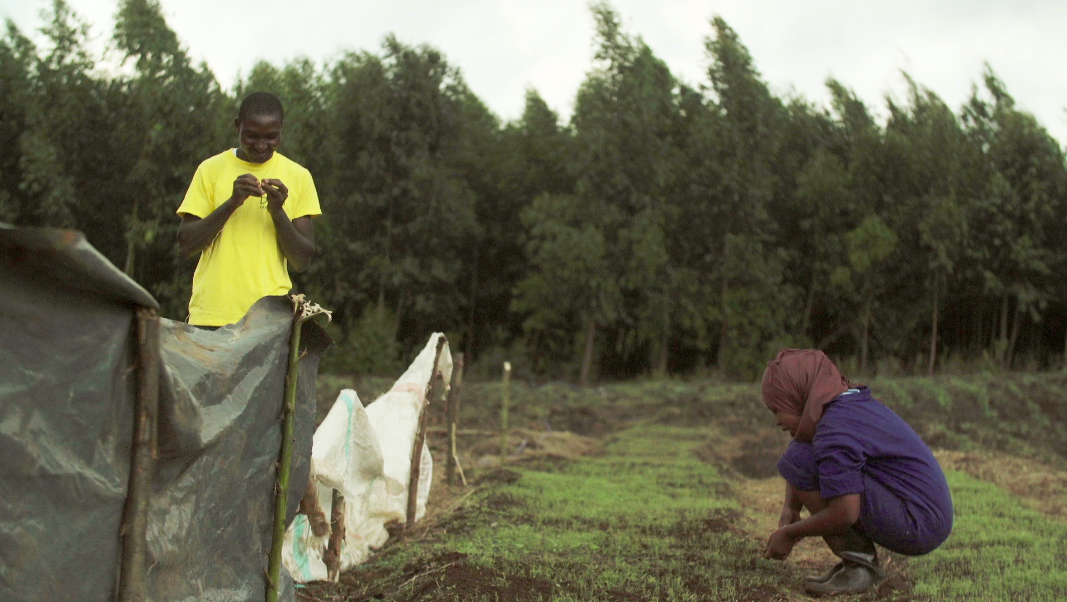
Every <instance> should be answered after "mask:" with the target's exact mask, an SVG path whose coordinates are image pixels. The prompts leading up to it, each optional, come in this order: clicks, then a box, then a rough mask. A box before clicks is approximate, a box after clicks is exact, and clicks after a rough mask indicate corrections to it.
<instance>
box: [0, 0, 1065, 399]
mask: <svg viewBox="0 0 1067 602" xmlns="http://www.w3.org/2000/svg"><path fill="white" fill-rule="evenodd" d="M49 6H50V9H49V10H47V11H45V25H44V27H43V28H42V34H43V39H44V40H45V43H44V44H42V46H41V47H37V46H35V45H34V43H33V42H32V41H31V40H30V39H29V38H28V37H26V36H25V35H23V34H22V33H21V32H19V31H18V30H17V28H15V27H14V25H13V24H11V23H10V22H9V23H8V24H7V30H6V35H5V36H4V37H2V38H0V176H2V177H0V220H4V221H7V222H11V223H14V224H17V225H21V226H53V227H67V228H77V229H80V230H82V231H84V232H85V233H86V235H87V237H88V238H89V240H90V241H91V242H92V243H93V244H94V245H95V246H96V247H97V248H98V249H100V250H101V252H103V253H104V254H105V255H106V256H107V257H109V258H110V259H111V260H112V261H113V262H114V263H115V264H117V265H119V266H122V267H123V268H124V269H125V270H126V271H127V273H129V274H131V275H132V276H133V277H134V278H135V279H137V280H138V281H139V282H141V283H142V284H144V285H145V286H146V288H148V290H150V291H151V292H152V293H153V294H154V295H155V296H156V297H157V298H159V299H160V301H161V302H162V304H163V306H164V311H165V313H166V315H169V316H170V317H174V318H178V319H181V318H183V317H184V315H185V305H186V303H187V299H188V294H189V285H190V279H191V270H192V265H193V264H192V262H191V261H185V260H182V259H181V258H180V257H179V256H178V254H177V250H176V248H175V245H174V236H175V231H176V229H177V225H178V219H177V217H176V216H174V214H173V212H174V210H175V208H176V207H177V206H178V204H179V202H180V200H181V198H182V196H183V195H184V192H185V190H186V187H187V186H188V183H189V179H190V178H191V175H192V173H193V171H194V170H195V168H196V165H197V164H198V163H199V162H200V161H202V160H204V159H206V158H207V157H209V156H211V155H213V154H216V153H218V152H221V151H222V150H224V149H225V148H226V146H227V145H228V144H232V143H233V140H234V137H235V134H234V132H233V129H232V124H233V117H234V113H235V110H234V109H235V107H236V106H237V100H238V99H239V98H240V97H242V96H244V95H245V94H246V93H248V92H250V91H254V90H270V91H273V92H274V93H276V94H278V95H279V97H281V98H282V100H283V102H284V104H285V106H286V118H285V142H284V144H283V146H282V149H281V151H282V152H283V153H285V154H287V155H288V156H290V157H292V158H293V159H295V160H296V161H298V162H300V163H301V164H303V165H305V166H307V167H308V168H309V169H310V170H311V172H312V174H313V175H314V177H315V181H316V183H317V185H318V187H319V193H320V197H321V199H322V206H323V211H324V215H323V216H322V217H321V218H318V219H317V220H316V230H317V233H316V240H317V243H318V254H317V257H316V259H315V261H314V262H313V264H312V266H311V267H310V269H309V270H307V271H306V272H304V273H301V274H295V275H294V283H295V285H296V287H297V288H298V289H300V290H302V291H305V292H308V293H309V294H311V295H312V296H314V297H315V298H316V299H317V300H318V301H320V302H321V303H322V304H324V305H325V306H328V307H330V308H331V309H333V310H334V312H335V313H334V315H335V318H336V323H335V326H334V327H333V328H335V331H334V334H335V338H337V339H338V341H339V342H340V343H342V345H347V346H348V348H349V349H354V348H356V347H361V346H362V345H364V344H365V343H364V341H365V340H366V337H367V336H371V337H372V338H375V337H377V338H375V340H376V341H379V343H375V344H381V345H383V349H385V350H387V353H385V356H387V357H388V358H391V359H388V360H387V361H386V362H385V364H389V363H390V362H392V361H394V359H395V358H397V357H402V356H403V350H405V349H413V348H417V347H418V346H421V344H422V341H424V340H425V337H426V336H427V335H428V334H429V333H430V332H431V331H435V330H440V331H445V332H447V333H449V335H450V337H451V338H452V342H453V345H454V346H455V347H456V348H457V349H462V350H463V351H465V352H466V353H467V354H468V360H469V362H468V363H470V361H477V360H478V358H481V357H484V358H493V361H494V362H495V361H497V360H498V359H499V358H501V357H504V356H514V357H513V358H512V359H519V358H522V362H523V363H524V364H528V366H525V367H524V368H523V370H527V371H528V372H529V373H530V374H531V375H537V376H542V377H562V378H568V379H572V378H577V379H578V380H579V381H581V382H583V383H584V382H591V381H593V380H595V379H596V378H597V377H600V378H609V379H610V378H625V377H632V376H638V375H647V374H665V373H676V374H692V373H702V372H705V371H708V370H713V371H716V372H718V373H720V374H722V375H724V376H729V377H739V378H750V377H752V376H754V375H757V374H758V373H759V371H760V369H761V366H762V365H763V362H764V361H765V360H766V359H767V358H768V357H770V356H771V355H772V354H773V351H774V350H775V348H777V347H782V346H816V347H819V348H822V349H825V350H826V351H828V352H829V353H830V354H831V355H833V356H834V357H836V358H838V359H839V360H841V361H842V363H843V364H847V365H849V366H850V368H853V369H854V371H855V372H858V373H860V374H864V373H866V374H872V373H875V372H877V371H878V370H879V369H886V367H892V366H895V367H896V368H894V369H895V370H905V369H906V370H921V369H923V367H926V369H927V370H930V371H932V370H933V369H934V367H935V366H937V365H941V366H945V365H946V364H947V363H950V362H954V361H959V359H960V358H965V359H967V358H969V359H971V360H978V361H982V362H985V361H987V359H986V358H988V361H989V362H991V363H993V364H997V365H999V366H1000V367H1001V368H1011V367H1013V366H1014V367H1019V366H1049V365H1053V364H1055V363H1059V362H1062V361H1063V358H1064V350H1065V348H1067V326H1065V324H1067V320H1065V318H1067V284H1065V283H1067V277H1064V276H1065V273H1067V242H1065V241H1067V238H1065V237H1063V236H1061V235H1060V232H1059V230H1060V229H1061V224H1063V223H1064V222H1065V221H1067V163H1065V157H1064V151H1063V148H1062V147H1061V146H1060V144H1059V143H1057V142H1056V141H1055V140H1053V139H1052V138H1051V137H1050V136H1049V134H1048V133H1047V132H1046V131H1045V129H1044V128H1043V127H1042V126H1041V124H1039V123H1038V122H1037V121H1036V120H1035V119H1034V117H1033V116H1032V115H1030V114H1028V113H1026V112H1024V111H1022V110H1020V109H1019V107H1018V106H1017V105H1016V103H1015V100H1014V99H1013V98H1012V96H1011V95H1010V94H1009V92H1008V91H1007V90H1006V88H1005V86H1004V84H1003V82H1001V81H1000V80H999V79H998V78H997V76H996V74H995V73H993V71H992V70H991V69H989V68H987V69H986V71H985V72H984V73H982V74H981V75H980V80H979V82H978V83H977V84H976V85H975V87H974V92H973V94H972V96H971V98H970V99H969V100H968V102H967V103H966V104H965V105H964V106H963V107H960V108H959V110H958V111H956V112H954V111H953V109H952V108H950V107H948V106H947V105H946V104H945V103H944V102H943V101H942V100H941V99H940V98H938V96H937V95H936V94H935V93H934V92H933V91H932V90H930V89H928V88H926V87H924V86H923V85H921V84H920V83H918V82H916V81H914V80H913V79H911V78H910V76H908V75H906V74H905V76H904V77H905V80H906V82H907V85H908V92H907V94H906V95H905V97H904V98H903V99H901V100H894V99H887V100H886V101H885V102H886V104H885V108H886V114H887V118H886V119H885V120H884V121H882V120H879V119H876V118H875V117H874V115H875V113H874V112H873V111H872V110H871V107H869V106H868V105H867V104H865V103H864V102H863V101H862V100H861V99H859V98H858V97H857V96H856V95H855V93H853V92H852V91H851V90H850V89H849V88H848V87H847V86H846V85H845V84H844V83H842V82H838V81H836V80H832V79H831V80H829V81H827V88H828V90H829V91H830V95H831V98H832V100H831V103H830V106H829V107H825V108H822V107H817V106H814V105H812V104H811V103H809V102H807V101H806V100H805V99H803V98H800V97H784V98H783V97H780V96H778V95H776V94H775V93H774V92H772V90H771V89H770V88H769V87H768V85H767V84H766V82H764V81H763V79H762V77H761V75H760V73H759V70H758V69H757V66H756V65H755V62H754V60H753V57H752V56H751V54H750V53H749V51H748V49H747V48H746V47H745V46H744V44H743V43H742V41H741V39H740V37H739V36H738V34H737V32H736V31H734V30H733V29H732V28H731V27H730V26H729V24H727V23H726V22H725V21H724V20H723V19H722V18H721V17H718V16H713V17H712V18H711V20H710V22H709V35H708V37H707V39H706V43H705V49H706V52H707V60H708V69H707V73H706V77H705V78H704V81H702V82H696V83H694V84H690V83H686V82H682V81H679V80H678V79H677V78H676V77H675V76H674V75H673V74H672V73H671V71H670V69H669V67H668V65H667V64H666V63H664V61H662V60H661V59H660V58H658V57H657V56H655V54H654V53H653V52H652V50H651V49H650V48H649V47H648V45H647V44H645V43H644V41H643V40H641V39H640V38H639V37H637V36H634V35H631V34H629V33H628V32H627V31H626V30H625V28H624V26H623V20H622V19H621V18H620V16H619V15H618V14H617V13H616V12H615V10H614V9H613V8H612V7H611V5H610V4H608V3H607V2H597V3H594V4H593V5H592V6H591V7H590V8H591V14H592V18H593V23H594V29H593V32H592V33H593V43H594V48H595V53H594V59H593V63H592V64H591V65H590V70H589V72H588V74H587V76H586V79H585V81H584V82H583V83H582V84H581V86H580V88H579V89H578V90H577V91H576V95H575V103H574V113H573V116H572V117H571V118H570V120H569V121H568V122H563V121H561V119H560V116H559V115H558V113H556V112H555V111H554V110H553V109H552V108H551V107H549V106H548V105H547V104H546V103H545V101H544V100H543V99H542V98H541V97H540V96H539V95H538V93H537V91H536V90H529V91H528V92H527V95H526V106H525V111H524V113H523V115H522V116H521V117H520V118H519V119H517V120H514V121H512V122H507V123H502V122H501V120H499V119H498V118H497V117H496V116H495V115H493V114H492V113H491V112H490V111H489V110H488V109H487V108H486V107H485V105H484V104H483V103H482V102H481V101H480V100H479V99H478V98H477V96H475V95H474V94H473V93H472V92H471V90H470V89H469V88H468V87H467V85H466V83H465V82H464V80H463V76H462V72H461V70H460V68H459V66H457V65H453V64H451V63H449V61H448V60H447V58H446V57H445V56H444V55H442V53H441V52H440V51H438V50H436V49H434V48H431V47H428V46H418V45H415V46H412V45H408V44H405V43H403V42H401V41H400V40H398V39H397V38H395V37H393V36H388V37H386V38H385V39H384V40H383V42H382V44H381V46H380V48H379V49H378V50H377V51H374V52H371V51H359V52H349V53H347V54H343V55H341V56H339V57H337V58H335V59H333V60H331V61H330V62H328V63H323V64H316V63H314V62H312V61H311V60H309V59H306V58H296V59H293V60H292V61H290V62H288V63H287V64H284V65H271V64H268V63H259V64H257V65H256V66H255V67H254V68H253V69H252V71H251V72H250V73H249V74H248V76H247V77H246V78H245V79H243V80H242V81H239V82H237V84H236V86H235V87H234V89H233V90H224V89H223V88H221V87H220V86H219V84H218V82H217V81H216V80H215V77H214V75H213V74H212V73H211V72H210V70H209V69H208V68H207V67H206V66H205V65H194V64H193V63H192V62H191V61H190V59H189V57H188V55H187V53H186V51H185V49H184V48H183V47H182V45H181V42H180V40H179V39H178V37H177V36H176V35H175V34H174V32H173V31H172V30H171V29H170V28H169V27H168V26H167V23H166V21H165V19H164V17H163V15H162V12H161V10H160V6H159V4H158V2H157V1H156V0H123V1H122V2H120V3H119V7H118V12H117V14H116V23H115V33H114V36H113V39H112V40H111V43H112V48H111V49H110V50H111V51H113V52H114V53H115V54H116V55H117V56H119V57H120V58H121V59H122V60H123V65H122V68H121V69H119V70H118V71H117V72H114V73H109V72H103V71H101V70H99V69H98V68H97V63H99V62H100V60H99V57H96V56H94V55H93V53H92V52H91V51H90V49H89V46H88V45H87V40H88V39H89V33H90V32H89V29H88V27H87V26H86V25H85V24H84V23H83V22H82V21H80V20H79V18H78V17H77V15H76V14H74V12H73V11H72V10H71V8H70V7H69V6H68V5H67V4H66V3H65V2H64V0H52V1H51V2H50V4H49ZM369 316H379V317H381V316H385V317H384V318H382V319H375V320H372V321H370V322H368V320H370V318H369ZM369 333H373V335H371V334H369ZM381 337H385V338H381ZM385 356H383V357H385ZM337 368H338V369H343V370H346V371H356V372H367V371H370V372H373V371H381V370H385V369H386V368H385V367H384V365H383V364H379V363H376V360H375V361H372V359H371V358H370V357H369V356H361V355H360V354H358V353H347V352H346V353H345V354H344V356H343V357H342V358H341V359H339V360H338V365H337ZM483 372H485V373H490V372H492V370H490V369H488V368H487V369H485V370H484V371H483Z"/></svg>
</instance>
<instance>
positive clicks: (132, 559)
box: [118, 307, 160, 602]
mask: <svg viewBox="0 0 1067 602" xmlns="http://www.w3.org/2000/svg"><path fill="white" fill-rule="evenodd" d="M136 318H137V319H136V324H137V326H136V332H137V399H136V400H135V401H134V426H133V441H132V450H131V454H130V480H129V486H128V489H127V494H126V504H125V508H124V509H123V513H122V528H121V529H120V531H119V532H120V535H121V537H122V560H121V565H120V567H119V598H118V599H119V601H120V602H143V601H144V600H145V599H146V598H147V590H146V576H147V569H148V563H147V548H148V542H147V540H146V535H145V532H146V530H147V527H148V503H149V501H150V500H151V483H152V473H153V470H154V468H155V458H156V417H157V415H158V411H159V357H160V352H159V316H158V315H157V314H156V312H155V310H153V309H149V308H147V307H138V308H137V316H136Z"/></svg>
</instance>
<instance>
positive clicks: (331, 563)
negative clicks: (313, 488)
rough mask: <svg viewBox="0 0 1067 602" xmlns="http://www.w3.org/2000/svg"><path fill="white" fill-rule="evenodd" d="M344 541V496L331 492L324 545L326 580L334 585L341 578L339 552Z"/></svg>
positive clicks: (334, 491) (338, 492) (335, 491)
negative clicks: (326, 538)
mask: <svg viewBox="0 0 1067 602" xmlns="http://www.w3.org/2000/svg"><path fill="white" fill-rule="evenodd" d="M344 541H345V496H343V495H341V492H340V491H337V490H336V489H334V490H333V503H332V504H331V508H330V540H329V542H328V543H327V544H326V555H325V557H324V558H323V560H324V561H325V564H326V578H327V579H328V580H330V581H332V582H334V583H337V580H338V579H339V578H340V576H341V550H342V548H343V547H344Z"/></svg>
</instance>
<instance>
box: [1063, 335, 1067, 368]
mask: <svg viewBox="0 0 1067 602" xmlns="http://www.w3.org/2000/svg"><path fill="white" fill-rule="evenodd" d="M1063 367H1064V369H1067V332H1065V333H1064V335H1063Z"/></svg>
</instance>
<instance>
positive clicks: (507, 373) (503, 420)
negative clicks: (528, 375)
mask: <svg viewBox="0 0 1067 602" xmlns="http://www.w3.org/2000/svg"><path fill="white" fill-rule="evenodd" d="M510 382H511V362H504V398H503V400H502V401H501V404H500V464H501V465H503V464H504V461H505V460H507V459H508V403H509V402H510V399H509V392H508V384H509V383H510Z"/></svg>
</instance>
